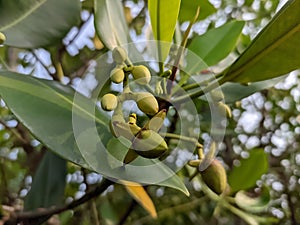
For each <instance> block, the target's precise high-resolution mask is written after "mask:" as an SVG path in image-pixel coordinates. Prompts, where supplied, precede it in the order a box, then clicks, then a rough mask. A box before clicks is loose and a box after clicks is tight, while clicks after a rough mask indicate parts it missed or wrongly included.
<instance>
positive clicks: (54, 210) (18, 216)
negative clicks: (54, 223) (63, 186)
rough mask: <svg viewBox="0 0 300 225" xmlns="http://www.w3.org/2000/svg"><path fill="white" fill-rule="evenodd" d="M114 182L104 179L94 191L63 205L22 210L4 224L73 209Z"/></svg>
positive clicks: (14, 224)
mask: <svg viewBox="0 0 300 225" xmlns="http://www.w3.org/2000/svg"><path fill="white" fill-rule="evenodd" d="M112 184H114V182H113V181H111V180H108V179H104V180H103V181H102V182H101V183H100V184H99V185H98V186H97V187H95V188H94V189H93V190H92V191H90V192H88V193H87V194H85V195H84V196H83V197H81V198H79V199H77V200H75V201H73V202H71V203H69V204H67V205H65V206H62V207H52V208H48V209H43V210H39V211H37V210H35V211H29V212H20V213H16V214H14V215H12V216H11V218H10V219H9V220H8V221H6V222H5V224H4V225H17V224H18V223H20V222H26V223H27V224H31V222H33V221H37V220H43V219H44V218H50V217H51V216H53V215H55V214H59V213H62V212H64V211H67V210H71V209H74V208H76V207H77V206H80V205H82V204H83V203H85V202H87V201H89V200H91V199H93V198H95V197H96V196H98V195H100V194H101V193H103V192H104V191H105V190H106V189H107V188H108V187H109V186H110V185H112Z"/></svg>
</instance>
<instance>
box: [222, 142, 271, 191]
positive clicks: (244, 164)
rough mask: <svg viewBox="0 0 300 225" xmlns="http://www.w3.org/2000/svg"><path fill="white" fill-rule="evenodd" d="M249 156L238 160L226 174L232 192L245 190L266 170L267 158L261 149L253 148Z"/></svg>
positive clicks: (252, 185) (254, 183) (253, 184)
mask: <svg viewBox="0 0 300 225" xmlns="http://www.w3.org/2000/svg"><path fill="white" fill-rule="evenodd" d="M249 154H250V155H249V157H248V158H246V159H241V160H240V166H235V167H233V169H232V170H231V171H230V172H229V174H228V183H229V185H230V188H231V191H232V192H233V193H235V192H237V191H240V190H247V189H249V188H252V187H254V186H255V185H256V181H257V180H258V179H260V177H261V176H262V175H263V174H265V173H266V172H267V171H268V159H267V155H266V153H265V152H264V150H263V149H261V148H259V149H253V150H251V151H250V152H249Z"/></svg>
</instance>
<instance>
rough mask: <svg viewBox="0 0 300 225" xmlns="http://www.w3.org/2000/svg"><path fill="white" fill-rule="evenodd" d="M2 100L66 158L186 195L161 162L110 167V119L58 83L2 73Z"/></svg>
mask: <svg viewBox="0 0 300 225" xmlns="http://www.w3.org/2000/svg"><path fill="white" fill-rule="evenodd" d="M107 76H109V75H107ZM107 78H108V77H107ZM107 78H104V79H107ZM0 95H1V97H2V98H3V100H4V101H5V103H6V104H7V106H8V107H9V108H10V110H11V111H12V112H13V114H14V115H15V116H16V117H17V118H18V119H19V121H20V122H21V123H23V124H24V125H25V126H26V127H27V128H28V129H29V130H30V131H31V132H32V133H33V134H34V135H35V136H36V137H37V139H39V140H40V141H41V142H43V143H44V144H45V145H46V146H47V147H48V148H49V149H51V150H52V151H54V152H55V153H57V154H58V155H60V156H61V157H62V158H64V159H67V160H69V161H72V162H74V163H76V164H78V165H80V166H83V167H85V168H89V169H92V170H94V171H96V172H98V173H100V174H102V175H104V176H107V177H113V178H116V179H125V178H126V179H127V180H129V181H135V182H141V183H145V184H156V185H161V186H166V187H171V188H175V189H177V190H180V191H182V192H184V193H185V194H188V191H187V189H186V187H185V185H184V183H183V182H182V181H181V179H180V178H179V177H178V176H177V175H176V174H175V173H174V171H172V170H171V169H170V168H169V167H167V166H166V165H165V164H163V163H162V162H160V161H159V160H150V159H145V158H142V157H139V158H138V159H136V160H135V163H136V165H135V166H125V168H124V167H117V168H113V167H112V166H111V165H112V164H111V163H112V161H111V160H112V159H115V158H114V157H112V155H109V154H108V151H107V143H108V141H109V139H110V138H111V134H110V132H109V129H108V124H109V118H108V117H107V116H105V115H104V114H102V113H101V112H100V111H98V110H96V109H95V105H96V103H95V100H93V99H88V98H86V97H84V96H82V95H81V94H79V93H77V92H74V90H73V89H72V88H70V87H68V86H64V85H61V84H60V83H58V82H55V81H49V80H42V79H37V78H34V77H31V76H26V75H20V74H17V73H13V72H8V71H2V72H0ZM124 154H126V152H125V153H124ZM108 157H110V158H111V160H110V161H109V160H107V159H108ZM115 160H117V159H115ZM145 174H147V176H145Z"/></svg>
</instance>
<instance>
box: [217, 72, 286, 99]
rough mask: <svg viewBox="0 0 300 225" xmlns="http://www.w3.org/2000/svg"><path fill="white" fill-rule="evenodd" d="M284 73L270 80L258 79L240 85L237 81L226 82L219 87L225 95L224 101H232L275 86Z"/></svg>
mask: <svg viewBox="0 0 300 225" xmlns="http://www.w3.org/2000/svg"><path fill="white" fill-rule="evenodd" d="M285 77H286V75H284V76H282V77H276V78H273V79H270V80H265V81H258V82H254V83H251V84H249V85H242V84H239V83H231V82H227V83H225V84H223V85H222V86H221V89H222V91H223V93H224V96H225V102H226V103H234V102H236V101H239V100H241V99H243V98H245V97H248V96H250V95H252V94H254V93H255V92H258V91H261V90H265V89H268V88H271V87H273V86H275V85H276V84H277V83H278V82H280V81H282V80H283V79H284V78H285Z"/></svg>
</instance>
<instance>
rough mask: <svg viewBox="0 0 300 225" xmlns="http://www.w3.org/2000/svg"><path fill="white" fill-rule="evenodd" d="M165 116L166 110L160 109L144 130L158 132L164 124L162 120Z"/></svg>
mask: <svg viewBox="0 0 300 225" xmlns="http://www.w3.org/2000/svg"><path fill="white" fill-rule="evenodd" d="M166 116H167V110H166V109H162V110H160V111H159V112H158V113H156V114H155V116H153V117H152V118H151V119H150V120H149V121H148V122H147V123H146V124H145V126H144V128H145V129H146V130H153V131H155V132H158V131H159V130H160V128H161V127H162V125H163V124H164V120H165V118H166Z"/></svg>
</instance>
